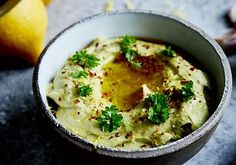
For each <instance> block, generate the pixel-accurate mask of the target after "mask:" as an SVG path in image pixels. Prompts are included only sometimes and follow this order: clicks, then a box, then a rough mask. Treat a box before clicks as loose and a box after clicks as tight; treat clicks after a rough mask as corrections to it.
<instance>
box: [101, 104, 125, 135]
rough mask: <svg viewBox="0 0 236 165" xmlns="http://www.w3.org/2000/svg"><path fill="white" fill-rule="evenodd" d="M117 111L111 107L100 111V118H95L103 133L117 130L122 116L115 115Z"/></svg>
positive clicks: (114, 107)
mask: <svg viewBox="0 0 236 165" xmlns="http://www.w3.org/2000/svg"><path fill="white" fill-rule="evenodd" d="M117 111H118V109H117V107H116V106H114V105H112V106H110V107H106V108H105V110H103V111H102V114H101V116H99V117H98V118H97V121H98V124H99V126H100V127H101V129H102V131H104V132H112V131H114V130H117V129H118V128H119V127H120V125H121V123H122V119H123V117H122V115H121V114H119V113H117Z"/></svg>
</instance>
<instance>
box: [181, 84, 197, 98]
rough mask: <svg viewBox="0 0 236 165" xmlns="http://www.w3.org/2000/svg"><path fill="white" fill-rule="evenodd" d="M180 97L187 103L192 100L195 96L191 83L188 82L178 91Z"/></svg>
mask: <svg viewBox="0 0 236 165" xmlns="http://www.w3.org/2000/svg"><path fill="white" fill-rule="evenodd" d="M180 92H181V95H182V97H183V100H184V101H188V100H190V99H192V98H193V97H194V96H195V94H194V91H193V81H192V80H191V81H188V82H187V83H186V84H185V85H184V86H183V87H182V88H181V89H180Z"/></svg>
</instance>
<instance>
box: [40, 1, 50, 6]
mask: <svg viewBox="0 0 236 165" xmlns="http://www.w3.org/2000/svg"><path fill="white" fill-rule="evenodd" d="M42 1H43V3H44V5H46V6H47V5H48V4H49V3H51V2H52V0H42Z"/></svg>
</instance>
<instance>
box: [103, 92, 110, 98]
mask: <svg viewBox="0 0 236 165" xmlns="http://www.w3.org/2000/svg"><path fill="white" fill-rule="evenodd" d="M102 95H103V96H106V97H108V96H110V95H111V92H104V93H102Z"/></svg>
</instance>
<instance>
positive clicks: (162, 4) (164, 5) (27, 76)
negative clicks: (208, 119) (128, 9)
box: [0, 0, 236, 165]
mask: <svg viewBox="0 0 236 165" xmlns="http://www.w3.org/2000/svg"><path fill="white" fill-rule="evenodd" d="M133 2H134V7H135V8H138V9H146V10H155V11H159V12H165V13H171V14H173V15H176V16H178V17H182V18H184V19H186V20H188V21H190V22H192V23H193V24H195V25H197V26H199V27H200V28H202V29H203V30H204V31H206V32H207V33H208V34H209V35H211V36H212V37H216V36H218V35H221V34H223V33H225V32H227V31H228V30H230V27H229V26H228V24H227V22H226V21H225V13H226V11H227V10H228V9H229V8H230V6H231V5H232V4H233V3H236V1H233V0H197V1H196V0H178V1H174V0H145V1H144V0H133ZM104 4H105V0H89V1H85V0H69V1H64V0H54V2H53V3H52V4H51V5H49V6H48V9H47V10H48V16H49V27H48V33H47V40H46V43H47V42H48V41H49V40H51V39H52V38H53V37H54V36H55V35H56V34H57V33H58V32H60V31H61V30H62V29H64V28H65V27H67V26H68V25H70V24H72V23H74V22H76V21H78V20H79V19H81V18H83V17H86V16H90V15H92V14H97V13H100V12H103V10H104ZM124 8H125V6H124V1H122V0H116V1H115V3H114V9H124ZM229 62H230V65H231V68H232V72H233V79H234V80H236V55H233V56H230V57H229ZM32 72H33V67H29V66H27V65H26V64H25V63H24V62H21V61H12V60H11V61H5V60H0V164H3V165H5V164H24V165H31V164H39V165H41V164H42V165H47V164H66V162H67V163H68V162H74V161H78V160H79V159H80V157H79V156H80V155H76V154H74V153H73V151H72V150H73V149H70V147H67V143H65V142H64V141H63V140H62V139H61V138H59V137H58V136H57V134H55V133H54V131H53V130H52V129H51V128H50V127H49V126H48V123H47V121H46V120H45V119H44V118H43V117H41V114H40V112H39V111H38V110H37V109H36V106H35V103H34V98H33V93H32V88H31V83H32V80H31V79H32ZM91 159H92V158H91ZM198 164H208V165H213V164H214V165H215V164H222V165H227V164H236V81H234V83H233V94H232V98H231V101H230V104H229V107H228V109H226V111H225V114H224V116H223V118H222V120H221V122H220V124H219V126H218V128H217V129H216V131H215V133H214V134H213V136H212V138H211V139H210V141H209V142H208V143H207V144H206V145H205V147H204V148H203V149H202V150H201V151H200V152H199V153H198V154H196V155H195V156H194V157H193V158H192V159H191V160H189V161H188V162H187V163H186V165H198Z"/></svg>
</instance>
